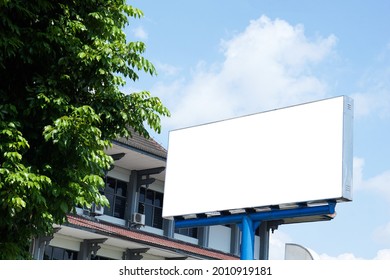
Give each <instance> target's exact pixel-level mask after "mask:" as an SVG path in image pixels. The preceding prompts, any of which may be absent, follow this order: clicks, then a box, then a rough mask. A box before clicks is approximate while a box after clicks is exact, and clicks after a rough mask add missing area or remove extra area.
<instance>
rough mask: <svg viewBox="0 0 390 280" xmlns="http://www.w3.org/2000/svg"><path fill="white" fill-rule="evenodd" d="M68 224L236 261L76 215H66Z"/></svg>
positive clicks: (141, 241)
mask: <svg viewBox="0 0 390 280" xmlns="http://www.w3.org/2000/svg"><path fill="white" fill-rule="evenodd" d="M68 223H69V224H70V225H73V226H78V227H81V228H86V229H90V230H94V231H96V232H100V233H102V234H105V235H111V236H113V235H114V236H117V237H118V238H122V239H127V240H131V241H133V242H139V243H142V244H148V245H152V246H156V247H159V248H165V249H168V250H174V251H176V252H177V251H182V252H184V253H188V254H189V255H197V256H200V257H203V258H211V259H219V260H237V259H238V258H237V257H236V256H233V255H230V254H225V253H222V252H219V251H216V250H211V249H205V248H202V247H200V246H197V245H193V244H190V243H185V242H182V241H179V240H173V239H168V238H167V237H164V236H160V235H156V234H152V233H147V232H144V231H140V230H136V229H128V228H124V227H120V226H116V225H113V224H108V223H102V222H97V221H92V220H88V219H85V218H82V217H80V216H77V215H68Z"/></svg>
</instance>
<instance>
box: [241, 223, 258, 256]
mask: <svg viewBox="0 0 390 280" xmlns="http://www.w3.org/2000/svg"><path fill="white" fill-rule="evenodd" d="M240 228H241V231H242V239H241V260H253V259H254V258H255V257H254V248H255V231H256V228H254V223H253V221H252V219H251V218H250V217H249V216H243V217H242V223H241V227H240Z"/></svg>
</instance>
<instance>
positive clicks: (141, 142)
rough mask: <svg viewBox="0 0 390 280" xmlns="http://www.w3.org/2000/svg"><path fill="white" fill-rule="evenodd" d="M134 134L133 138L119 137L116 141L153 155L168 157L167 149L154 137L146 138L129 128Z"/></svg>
mask: <svg viewBox="0 0 390 280" xmlns="http://www.w3.org/2000/svg"><path fill="white" fill-rule="evenodd" d="M129 130H130V133H131V135H132V137H131V138H128V139H127V138H126V137H119V138H118V139H116V142H119V143H121V144H124V145H127V146H130V147H132V148H135V149H138V150H141V151H144V152H147V153H150V154H152V155H155V156H158V157H162V158H164V159H166V158H167V150H166V149H165V148H164V147H163V146H161V145H160V144H159V143H157V142H156V141H155V140H154V139H153V138H149V139H146V138H145V137H143V136H141V135H140V134H139V133H138V132H135V131H134V130H133V129H131V128H130V129H129Z"/></svg>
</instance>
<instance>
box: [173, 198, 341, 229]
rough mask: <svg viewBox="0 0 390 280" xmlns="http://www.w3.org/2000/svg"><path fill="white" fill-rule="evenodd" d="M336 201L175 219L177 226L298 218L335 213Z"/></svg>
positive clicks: (187, 226)
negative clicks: (226, 214)
mask: <svg viewBox="0 0 390 280" xmlns="http://www.w3.org/2000/svg"><path fill="white" fill-rule="evenodd" d="M335 207H336V202H329V203H328V204H327V205H319V206H300V207H297V208H293V209H278V210H271V211H267V212H256V213H250V214H235V215H229V216H216V217H209V218H196V219H188V220H178V221H175V228H189V227H203V226H216V225H226V224H239V223H241V222H242V220H243V218H244V217H249V218H250V219H251V220H252V221H253V222H262V221H272V220H281V219H287V218H298V217H307V216H316V215H328V214H334V212H335Z"/></svg>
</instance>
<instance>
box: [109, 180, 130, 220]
mask: <svg viewBox="0 0 390 280" xmlns="http://www.w3.org/2000/svg"><path fill="white" fill-rule="evenodd" d="M126 193H127V182H125V181H121V180H118V179H115V178H111V177H106V188H105V190H104V195H105V196H106V197H107V199H108V201H109V203H110V207H105V208H104V214H106V215H109V216H113V217H116V218H121V219H123V218H124V217H125V210H126Z"/></svg>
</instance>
